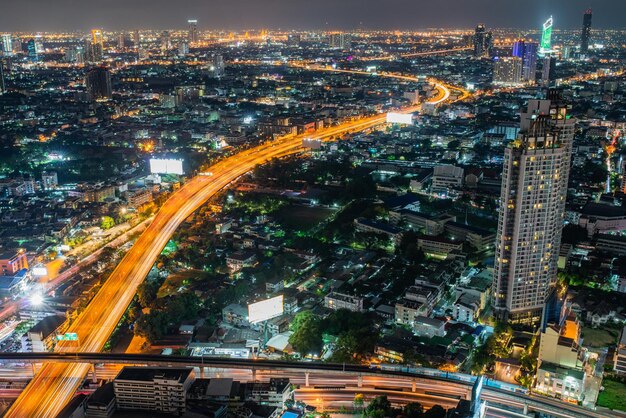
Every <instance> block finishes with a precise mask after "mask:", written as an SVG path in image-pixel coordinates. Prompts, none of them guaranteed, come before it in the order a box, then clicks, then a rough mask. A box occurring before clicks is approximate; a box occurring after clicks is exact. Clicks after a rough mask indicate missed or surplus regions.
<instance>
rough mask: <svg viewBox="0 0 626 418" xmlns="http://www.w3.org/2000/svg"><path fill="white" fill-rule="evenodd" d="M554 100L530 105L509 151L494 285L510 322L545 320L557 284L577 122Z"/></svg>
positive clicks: (500, 310) (502, 315) (500, 313)
mask: <svg viewBox="0 0 626 418" xmlns="http://www.w3.org/2000/svg"><path fill="white" fill-rule="evenodd" d="M548 96H549V97H548V100H530V101H529V103H528V110H527V112H523V113H522V115H521V126H520V133H519V136H518V138H517V140H515V141H513V142H511V143H510V144H509V146H508V147H507V148H506V150H505V152H504V167H503V172H502V190H501V194H500V215H499V220H498V234H497V237H496V262H495V270H494V283H493V286H494V292H493V294H494V308H495V314H496V316H497V317H498V318H499V319H501V320H504V321H510V322H521V323H536V322H537V321H539V319H540V318H541V312H542V309H543V307H544V305H545V302H546V298H547V296H548V294H549V292H550V289H551V287H552V286H553V285H554V284H555V283H556V273H557V263H558V258H559V249H560V246H561V233H562V228H563V220H564V217H565V198H566V195H567V181H568V178H569V171H570V160H571V154H572V143H573V138H574V129H575V121H574V119H571V118H570V116H569V114H568V109H569V106H566V105H565V104H563V103H562V101H561V99H560V97H559V96H558V94H557V93H556V92H555V91H551V92H550V93H549V95H548Z"/></svg>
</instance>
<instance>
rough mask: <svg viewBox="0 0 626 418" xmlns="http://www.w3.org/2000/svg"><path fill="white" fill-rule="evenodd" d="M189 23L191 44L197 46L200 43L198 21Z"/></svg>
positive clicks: (192, 20) (191, 20)
mask: <svg viewBox="0 0 626 418" xmlns="http://www.w3.org/2000/svg"><path fill="white" fill-rule="evenodd" d="M187 23H188V24H189V43H190V44H195V43H196V42H198V21H197V20H196V19H190V20H188V21H187Z"/></svg>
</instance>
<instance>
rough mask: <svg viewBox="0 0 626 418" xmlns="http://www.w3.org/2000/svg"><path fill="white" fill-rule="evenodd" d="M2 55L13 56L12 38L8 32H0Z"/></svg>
mask: <svg viewBox="0 0 626 418" xmlns="http://www.w3.org/2000/svg"><path fill="white" fill-rule="evenodd" d="M2 55H4V56H5V57H12V56H13V40H12V39H11V34H10V33H3V34H2Z"/></svg>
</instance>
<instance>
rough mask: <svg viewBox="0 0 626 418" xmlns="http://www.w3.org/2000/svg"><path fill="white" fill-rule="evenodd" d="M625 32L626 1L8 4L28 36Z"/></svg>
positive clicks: (3, 7)
mask: <svg viewBox="0 0 626 418" xmlns="http://www.w3.org/2000/svg"><path fill="white" fill-rule="evenodd" d="M589 6H593V10H594V16H593V26H594V28H624V27H626V21H625V20H624V16H625V15H626V0H0V32H3V31H20V30H40V31H46V30H47V31H53V30H86V29H90V28H92V27H102V28H104V29H109V30H115V29H135V28H139V29H166V28H169V29H175V28H183V27H185V26H186V23H185V22H186V21H187V19H189V18H197V19H198V20H199V27H200V28H201V29H248V28H249V29H255V28H268V29H279V28H282V29H345V30H352V29H358V28H363V29H423V28H431V27H446V28H451V27H460V28H469V27H472V26H474V25H475V24H476V23H479V22H481V23H485V24H487V25H488V26H489V27H509V28H512V27H515V28H537V27H539V26H540V25H541V23H542V22H543V21H544V20H545V19H546V18H547V16H549V15H550V14H552V15H554V19H555V28H556V29H558V28H564V29H574V28H579V27H580V26H581V22H582V12H583V11H584V10H585V9H586V8H587V7H589Z"/></svg>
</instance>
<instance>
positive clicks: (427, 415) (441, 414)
mask: <svg viewBox="0 0 626 418" xmlns="http://www.w3.org/2000/svg"><path fill="white" fill-rule="evenodd" d="M422 416H423V417H424V418H446V410H445V409H443V407H441V406H440V405H434V406H433V407H432V408H430V409H429V410H428V411H426V412H424V415H422Z"/></svg>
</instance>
